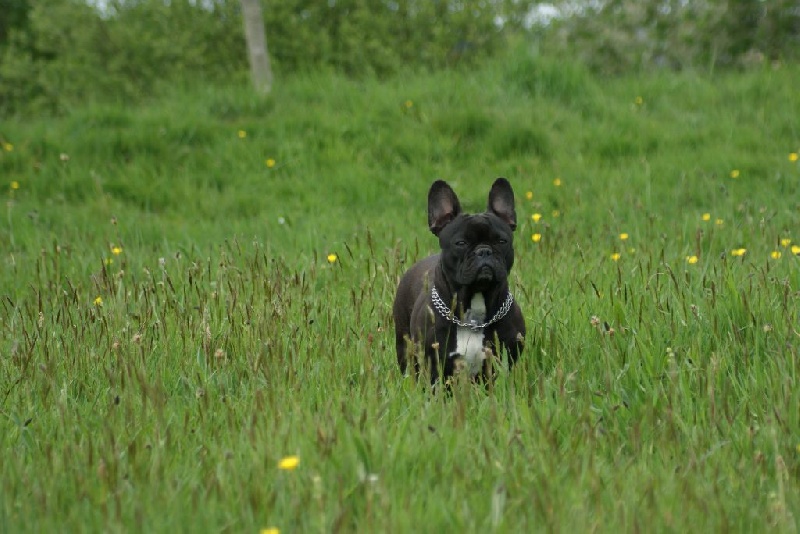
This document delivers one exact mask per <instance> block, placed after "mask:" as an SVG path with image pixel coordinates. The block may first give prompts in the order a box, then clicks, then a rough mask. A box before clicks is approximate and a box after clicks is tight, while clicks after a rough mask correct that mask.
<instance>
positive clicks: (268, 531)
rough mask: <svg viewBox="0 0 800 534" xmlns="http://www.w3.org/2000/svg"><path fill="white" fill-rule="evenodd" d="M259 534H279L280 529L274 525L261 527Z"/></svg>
mask: <svg viewBox="0 0 800 534" xmlns="http://www.w3.org/2000/svg"><path fill="white" fill-rule="evenodd" d="M259 534H281V531H280V529H278V528H275V527H269V528H262V529H261V532H260V533H259Z"/></svg>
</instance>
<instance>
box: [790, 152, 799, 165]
mask: <svg viewBox="0 0 800 534" xmlns="http://www.w3.org/2000/svg"><path fill="white" fill-rule="evenodd" d="M798 159H800V156H798V155H797V152H792V153H790V154H789V161H791V162H792V163H794V162H795V161H797V160H798Z"/></svg>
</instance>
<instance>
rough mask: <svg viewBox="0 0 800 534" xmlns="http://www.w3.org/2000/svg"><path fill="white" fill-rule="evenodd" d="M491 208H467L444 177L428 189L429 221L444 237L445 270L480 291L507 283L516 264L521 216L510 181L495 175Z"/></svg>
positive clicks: (459, 282) (441, 238) (455, 280)
mask: <svg viewBox="0 0 800 534" xmlns="http://www.w3.org/2000/svg"><path fill="white" fill-rule="evenodd" d="M486 208H487V209H486V212H485V213H477V214H474V215H470V214H467V213H464V212H463V211H462V209H461V203H460V202H459V201H458V197H457V196H456V194H455V193H454V192H453V190H452V189H451V188H450V186H449V185H447V183H445V182H443V181H441V180H439V181H436V182H434V183H433V185H432V186H431V189H430V191H429V192H428V225H429V227H430V229H431V232H433V233H434V234H435V235H437V236H439V245H440V246H441V249H442V267H443V270H444V272H445V273H446V274H447V277H448V279H449V280H450V281H451V282H452V283H454V284H456V285H457V286H460V287H467V288H470V289H472V290H474V291H487V290H489V289H491V288H494V287H499V286H500V285H502V284H503V283H504V282H505V281H506V278H507V277H508V273H509V271H510V270H511V266H512V264H513V263H514V248H513V246H512V240H513V239H512V233H513V231H514V229H515V228H516V227H517V216H516V212H515V211H514V192H513V190H512V189H511V184H509V183H508V180H506V179H505V178H498V179H497V180H495V182H494V184H492V189H491V191H489V201H488V203H487V207H486Z"/></svg>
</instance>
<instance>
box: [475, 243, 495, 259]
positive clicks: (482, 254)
mask: <svg viewBox="0 0 800 534" xmlns="http://www.w3.org/2000/svg"><path fill="white" fill-rule="evenodd" d="M475 255H476V256H477V257H479V258H488V257H489V256H491V255H492V249H491V247H486V246H483V247H478V248H477V249H475Z"/></svg>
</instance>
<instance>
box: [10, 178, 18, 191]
mask: <svg viewBox="0 0 800 534" xmlns="http://www.w3.org/2000/svg"><path fill="white" fill-rule="evenodd" d="M11 189H14V190H17V189H19V182H18V181H16V180H14V181H13V182H11Z"/></svg>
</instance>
